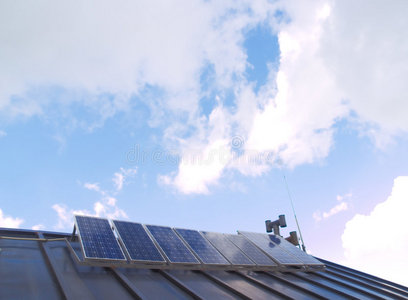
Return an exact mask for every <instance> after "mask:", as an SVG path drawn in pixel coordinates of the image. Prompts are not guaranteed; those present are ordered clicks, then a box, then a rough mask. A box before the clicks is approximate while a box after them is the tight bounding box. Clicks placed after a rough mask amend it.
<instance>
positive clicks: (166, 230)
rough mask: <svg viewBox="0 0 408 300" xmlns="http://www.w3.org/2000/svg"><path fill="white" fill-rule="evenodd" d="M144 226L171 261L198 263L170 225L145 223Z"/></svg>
mask: <svg viewBox="0 0 408 300" xmlns="http://www.w3.org/2000/svg"><path fill="white" fill-rule="evenodd" d="M146 227H147V229H148V230H149V231H150V233H151V234H152V236H153V238H154V239H155V240H156V242H157V243H158V244H159V246H160V248H161V249H162V250H163V252H164V253H165V254H166V256H167V258H168V259H169V261H170V262H171V263H183V264H199V263H200V262H199V261H198V260H197V259H196V258H195V256H194V255H193V254H192V253H191V251H190V250H189V249H188V248H187V246H186V245H184V243H183V242H182V240H181V239H180V238H179V237H178V236H177V234H176V233H175V232H174V231H173V230H172V229H171V228H170V227H162V226H154V225H146Z"/></svg>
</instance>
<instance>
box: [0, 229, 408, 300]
mask: <svg viewBox="0 0 408 300" xmlns="http://www.w3.org/2000/svg"><path fill="white" fill-rule="evenodd" d="M0 235H1V236H9V237H18V238H22V237H26V238H44V237H45V238H59V237H62V238H64V237H69V236H70V235H69V234H64V233H52V232H35V231H30V230H12V229H0ZM73 246H74V247H78V242H73ZM0 249H1V250H0V299H76V300H77V299H118V300H119V299H135V298H136V299H191V298H193V299H240V298H243V299H408V288H407V287H404V286H401V285H399V284H396V283H392V282H390V281H387V280H384V279H380V278H378V277H375V276H372V275H369V274H366V273H363V272H360V271H356V270H353V269H350V268H347V267H344V266H341V265H338V264H335V263H332V262H329V261H326V260H322V259H320V260H321V261H323V262H324V263H325V264H326V270H325V271H315V272H290V273H289V272H286V273H285V272H254V271H223V270H213V271H203V270H200V271H193V270H152V269H136V268H114V267H99V266H84V265H79V264H78V263H76V261H75V260H74V259H73V257H72V255H71V252H70V251H69V249H68V247H67V244H66V243H65V242H64V241H53V242H38V241H30V240H12V239H1V240H0Z"/></svg>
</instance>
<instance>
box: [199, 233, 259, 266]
mask: <svg viewBox="0 0 408 300" xmlns="http://www.w3.org/2000/svg"><path fill="white" fill-rule="evenodd" d="M201 233H202V234H203V235H204V236H205V238H206V239H207V240H209V241H210V243H211V244H213V246H214V247H215V248H217V249H218V251H220V252H221V254H222V255H224V257H226V258H227V259H228V260H229V261H230V263H231V264H233V265H242V266H255V263H254V262H252V261H251V260H250V259H249V258H248V257H246V256H245V254H244V253H242V251H241V250H239V248H238V247H237V246H235V244H234V243H233V242H231V241H230V240H229V239H228V238H227V237H226V236H225V235H224V234H222V233H214V232H206V231H202V232H201Z"/></svg>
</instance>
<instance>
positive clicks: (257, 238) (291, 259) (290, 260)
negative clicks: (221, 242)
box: [239, 231, 303, 265]
mask: <svg viewBox="0 0 408 300" xmlns="http://www.w3.org/2000/svg"><path fill="white" fill-rule="evenodd" d="M239 233H240V234H242V235H244V236H245V237H246V238H247V239H249V240H250V241H251V242H253V243H254V244H255V245H257V246H258V247H259V248H260V249H261V250H262V251H264V252H265V253H266V254H268V255H269V256H270V257H272V258H273V259H274V260H275V261H276V262H278V263H279V264H281V265H303V263H302V262H300V261H299V260H298V259H297V258H296V257H295V256H293V255H291V254H289V253H288V252H287V251H286V250H284V249H283V248H281V247H279V246H278V245H276V244H275V243H273V242H272V241H270V240H268V239H266V238H265V234H262V233H255V232H245V231H239Z"/></svg>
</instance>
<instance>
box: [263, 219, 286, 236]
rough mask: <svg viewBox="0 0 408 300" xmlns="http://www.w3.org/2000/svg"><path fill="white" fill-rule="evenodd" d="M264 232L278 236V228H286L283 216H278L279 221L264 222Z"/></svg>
mask: <svg viewBox="0 0 408 300" xmlns="http://www.w3.org/2000/svg"><path fill="white" fill-rule="evenodd" d="M265 226H266V232H272V231H273V233H274V234H276V235H279V236H280V227H282V228H284V227H286V219H285V215H279V219H277V220H275V221H273V222H272V221H271V220H266V221H265Z"/></svg>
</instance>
